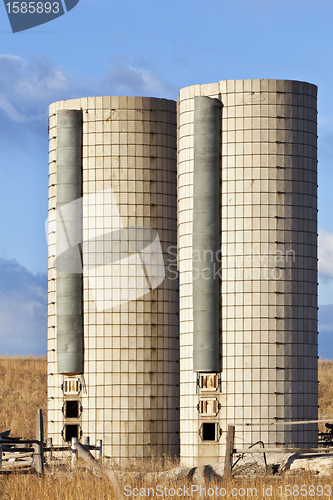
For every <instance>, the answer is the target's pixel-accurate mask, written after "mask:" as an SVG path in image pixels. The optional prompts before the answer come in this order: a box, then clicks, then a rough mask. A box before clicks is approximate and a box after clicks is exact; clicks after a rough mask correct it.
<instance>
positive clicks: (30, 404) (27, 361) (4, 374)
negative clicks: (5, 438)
mask: <svg viewBox="0 0 333 500" xmlns="http://www.w3.org/2000/svg"><path fill="white" fill-rule="evenodd" d="M46 377H47V369H46V356H42V357H32V356H30V357H21V356H15V357H8V356H5V357H0V402H1V403H0V432H2V431H6V430H9V429H10V430H11V433H10V435H11V436H13V437H22V438H25V439H34V438H35V437H36V412H37V410H38V408H42V410H43V415H44V429H45V431H46V430H47V429H46V425H47V423H46V420H47V419H46V410H47V379H46Z"/></svg>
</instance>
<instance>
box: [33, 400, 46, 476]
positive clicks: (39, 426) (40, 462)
mask: <svg viewBox="0 0 333 500" xmlns="http://www.w3.org/2000/svg"><path fill="white" fill-rule="evenodd" d="M43 444H44V429H43V413H42V410H41V409H40V408H39V409H38V410H37V415H36V443H34V466H35V467H36V471H37V472H38V473H40V474H42V473H43V472H44V456H43Z"/></svg>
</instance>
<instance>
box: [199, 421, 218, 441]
mask: <svg viewBox="0 0 333 500" xmlns="http://www.w3.org/2000/svg"><path fill="white" fill-rule="evenodd" d="M201 436H202V440H203V441H217V426H216V424H215V423H213V422H207V423H204V424H202V426H201Z"/></svg>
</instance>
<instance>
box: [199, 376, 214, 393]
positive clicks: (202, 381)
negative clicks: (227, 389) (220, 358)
mask: <svg viewBox="0 0 333 500" xmlns="http://www.w3.org/2000/svg"><path fill="white" fill-rule="evenodd" d="M218 386H219V379H218V376H217V374H216V373H200V374H199V388H200V390H201V391H217V389H218Z"/></svg>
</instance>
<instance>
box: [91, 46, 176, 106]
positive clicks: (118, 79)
mask: <svg viewBox="0 0 333 500" xmlns="http://www.w3.org/2000/svg"><path fill="white" fill-rule="evenodd" d="M111 64H112V65H111V68H110V69H109V72H108V74H107V76H106V77H105V78H104V79H102V82H101V83H102V87H103V88H104V89H105V90H106V91H107V89H112V95H143V96H148V97H149V96H151V97H165V98H173V99H174V98H176V96H177V94H178V89H177V88H176V87H175V86H173V85H171V84H169V83H168V82H165V81H164V80H163V79H162V78H160V77H159V76H158V75H157V73H156V72H155V71H154V70H153V68H151V67H148V66H147V64H146V63H144V62H142V61H141V64H140V62H133V61H131V62H130V61H127V57H125V56H124V57H121V56H119V57H117V58H114V59H113V60H112V62H111ZM108 94H109V91H107V94H106V95H108Z"/></svg>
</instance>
